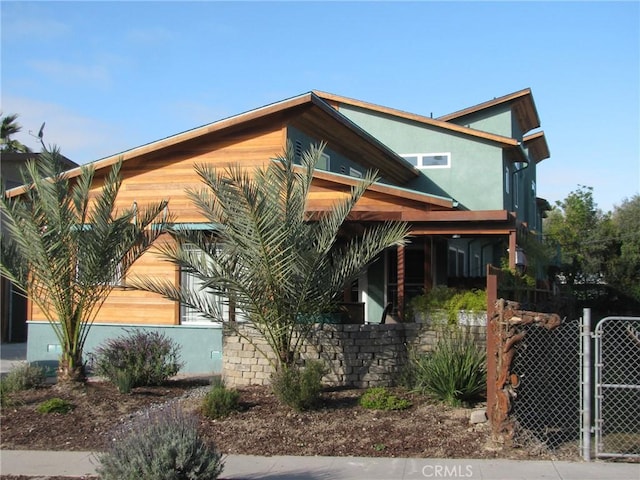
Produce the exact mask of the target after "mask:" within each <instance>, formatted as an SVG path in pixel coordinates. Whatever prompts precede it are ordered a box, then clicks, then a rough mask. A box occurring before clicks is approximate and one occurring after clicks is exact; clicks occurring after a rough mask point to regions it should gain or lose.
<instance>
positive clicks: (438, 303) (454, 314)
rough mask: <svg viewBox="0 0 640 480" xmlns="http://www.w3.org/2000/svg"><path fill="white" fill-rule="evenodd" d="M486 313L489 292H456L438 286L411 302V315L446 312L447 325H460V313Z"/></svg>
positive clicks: (477, 290) (476, 290) (475, 290)
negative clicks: (464, 311) (462, 311)
mask: <svg viewBox="0 0 640 480" xmlns="http://www.w3.org/2000/svg"><path fill="white" fill-rule="evenodd" d="M460 310H466V311H468V312H484V311H486V310H487V292H486V291H485V290H480V289H473V290H460V291H459V290H456V289H454V288H449V287H445V286H442V285H437V286H435V287H433V288H432V289H431V290H430V291H429V292H428V293H425V294H422V295H419V296H417V297H414V298H412V299H411V300H410V302H409V311H410V312H411V313H427V314H428V313H430V314H433V313H435V312H436V311H445V312H446V319H447V323H449V324H450V325H456V324H457V323H458V312H459V311H460Z"/></svg>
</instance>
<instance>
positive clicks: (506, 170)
mask: <svg viewBox="0 0 640 480" xmlns="http://www.w3.org/2000/svg"><path fill="white" fill-rule="evenodd" d="M510 190H511V172H510V171H509V166H506V167H504V191H505V192H507V193H509V191H510Z"/></svg>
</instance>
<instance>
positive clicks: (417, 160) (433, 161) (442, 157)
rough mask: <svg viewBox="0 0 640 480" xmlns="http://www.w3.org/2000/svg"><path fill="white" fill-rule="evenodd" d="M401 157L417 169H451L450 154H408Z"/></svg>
mask: <svg viewBox="0 0 640 480" xmlns="http://www.w3.org/2000/svg"><path fill="white" fill-rule="evenodd" d="M401 157H402V158H404V159H405V160H406V161H407V162H409V163H410V164H411V165H413V166H414V167H417V168H449V167H451V154H450V153H407V154H403V155H401Z"/></svg>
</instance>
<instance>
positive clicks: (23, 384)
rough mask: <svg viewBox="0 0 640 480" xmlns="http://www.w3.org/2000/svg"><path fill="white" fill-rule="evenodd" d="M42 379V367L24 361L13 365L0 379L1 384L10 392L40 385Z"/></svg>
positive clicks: (43, 378) (43, 377) (42, 381)
mask: <svg viewBox="0 0 640 480" xmlns="http://www.w3.org/2000/svg"><path fill="white" fill-rule="evenodd" d="M44 381H45V371H44V369H43V368H42V367H40V366H39V365H36V364H31V363H26V362H25V363H20V364H18V365H17V366H15V367H13V368H12V369H11V371H9V373H7V376H6V377H4V378H3V379H2V385H3V388H4V389H6V392H7V393H12V392H19V391H22V390H29V389H32V388H37V387H40V386H42V385H43V384H44Z"/></svg>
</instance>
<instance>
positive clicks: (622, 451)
mask: <svg viewBox="0 0 640 480" xmlns="http://www.w3.org/2000/svg"><path fill="white" fill-rule="evenodd" d="M595 338H596V344H595V347H596V348H595V356H596V362H595V367H596V377H595V390H596V397H595V400H596V401H595V433H596V436H595V437H596V438H595V439H596V456H598V457H637V458H640V318H633V317H608V318H605V319H603V320H601V321H600V323H598V326H597V328H596V332H595Z"/></svg>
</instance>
